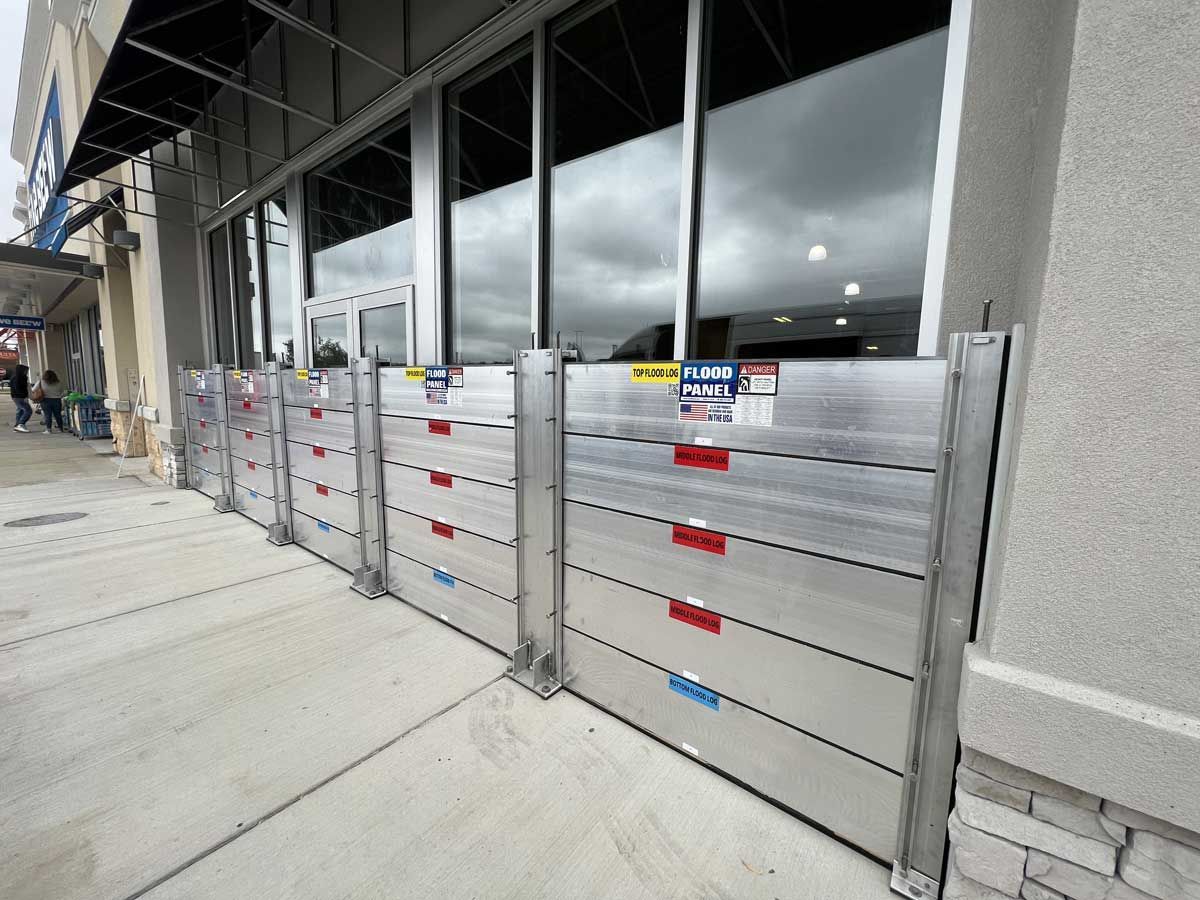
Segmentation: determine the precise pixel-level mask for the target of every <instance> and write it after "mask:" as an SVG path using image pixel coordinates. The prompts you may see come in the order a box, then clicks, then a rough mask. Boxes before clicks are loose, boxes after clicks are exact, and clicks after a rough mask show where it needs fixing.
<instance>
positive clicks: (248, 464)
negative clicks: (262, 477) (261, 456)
mask: <svg viewBox="0 0 1200 900" xmlns="http://www.w3.org/2000/svg"><path fill="white" fill-rule="evenodd" d="M246 468H247V469H249V470H250V471H251V472H253V471H255V470H257V469H258V466H256V465H255V464H254V461H253V460H247V461H246Z"/></svg>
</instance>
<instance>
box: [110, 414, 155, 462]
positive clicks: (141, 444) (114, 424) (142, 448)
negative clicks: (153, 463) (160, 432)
mask: <svg viewBox="0 0 1200 900" xmlns="http://www.w3.org/2000/svg"><path fill="white" fill-rule="evenodd" d="M130 415H131V413H130V412H129V411H127V410H120V409H114V410H111V411H110V412H109V417H110V427H111V428H112V442H113V450H114V451H116V453H117V454H122V453H125V439H126V437H128V438H129V453H128V454H127V456H129V457H131V458H132V457H138V456H145V455H146V434H147V432H148V430H149V429H147V428H146V427H145V425H146V422H145V420H144V419H143V418H142V417H141V416H138V417H137V419H136V420H135V422H134V426H133V433H132V435H131V434H130V433H129V417H130Z"/></svg>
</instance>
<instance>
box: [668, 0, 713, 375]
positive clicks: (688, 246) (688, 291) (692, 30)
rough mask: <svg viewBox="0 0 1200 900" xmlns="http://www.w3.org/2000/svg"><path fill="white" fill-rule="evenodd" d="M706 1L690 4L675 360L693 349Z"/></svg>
mask: <svg viewBox="0 0 1200 900" xmlns="http://www.w3.org/2000/svg"><path fill="white" fill-rule="evenodd" d="M708 9H709V0H688V20H687V45H686V51H685V60H686V62H685V71H684V91H683V99H684V104H683V159H682V170H681V173H680V175H681V177H680V191H679V251H678V254H677V255H676V266H675V277H676V283H675V346H674V355H675V358H676V359H687V358H688V357H689V356H691V355H693V354H694V352H695V347H696V335H695V333H694V332H695V330H696V328H695V323H696V305H697V301H696V287H697V283H698V278H697V269H698V259H697V256H698V248H699V243H700V241H699V227H700V192H701V184H700V179H701V171H702V169H703V148H704V140H703V137H704V95H705V90H704V53H705V50H706V44H707V42H706V41H705V32H706V30H707V21H706V20H707V16H708Z"/></svg>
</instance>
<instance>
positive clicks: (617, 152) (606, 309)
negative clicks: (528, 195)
mask: <svg viewBox="0 0 1200 900" xmlns="http://www.w3.org/2000/svg"><path fill="white" fill-rule="evenodd" d="M551 35H552V36H551V42H552V43H551V57H550V59H551V63H550V64H551V84H552V86H553V87H552V91H553V93H552V96H553V98H554V108H553V122H554V142H553V150H552V154H553V156H552V161H553V169H552V171H551V176H550V178H551V181H550V191H551V213H550V223H551V224H550V234H551V262H550V280H551V333H552V334H554V335H555V336H556V338H557V340H558V342H559V344H560V345H561V346H562V347H564V348H568V349H576V350H578V351H579V352H580V358H581V359H584V360H604V359H662V358H666V359H670V358H671V356H672V355H673V352H674V348H673V344H674V333H675V292H676V282H677V272H676V255H677V252H678V246H679V193H680V172H681V165H682V147H683V126H682V124H681V123H682V121H683V90H684V65H685V59H684V54H685V46H686V35H687V3H686V0H666V2H656V3H645V2H638V0H619V2H615V3H608V4H604V5H600V6H598V7H592V8H590V9H586V10H584V11H582V12H581V13H575V14H572V15H570V16H568V17H567V18H566V19H564V20H563V21H562V22H560V23H559V24H557V25H556V26H555V27H554V28H553V29H552V32H551Z"/></svg>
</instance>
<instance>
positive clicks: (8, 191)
mask: <svg viewBox="0 0 1200 900" xmlns="http://www.w3.org/2000/svg"><path fill="white" fill-rule="evenodd" d="M25 7H26V0H0V22H3V23H4V27H3V28H0V240H4V241H8V240H11V239H12V238H13V237H14V236H16V235H17V234H19V233H20V232H21V228H19V227H17V221H16V220H15V219H14V218H13V217H12V207H13V202H14V200H15V199H16V198H15V196H14V194H15V192H16V185H17V180H18V179H20V178H21V165H20V163H17V162H14V161H13V159H12V155H11V153H10V152H9V148H10V147H11V146H12V124H13V113H14V112H15V111H16V108H17V81H18V80H19V78H20V73H21V44H22V43H23V42H24V40H25Z"/></svg>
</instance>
